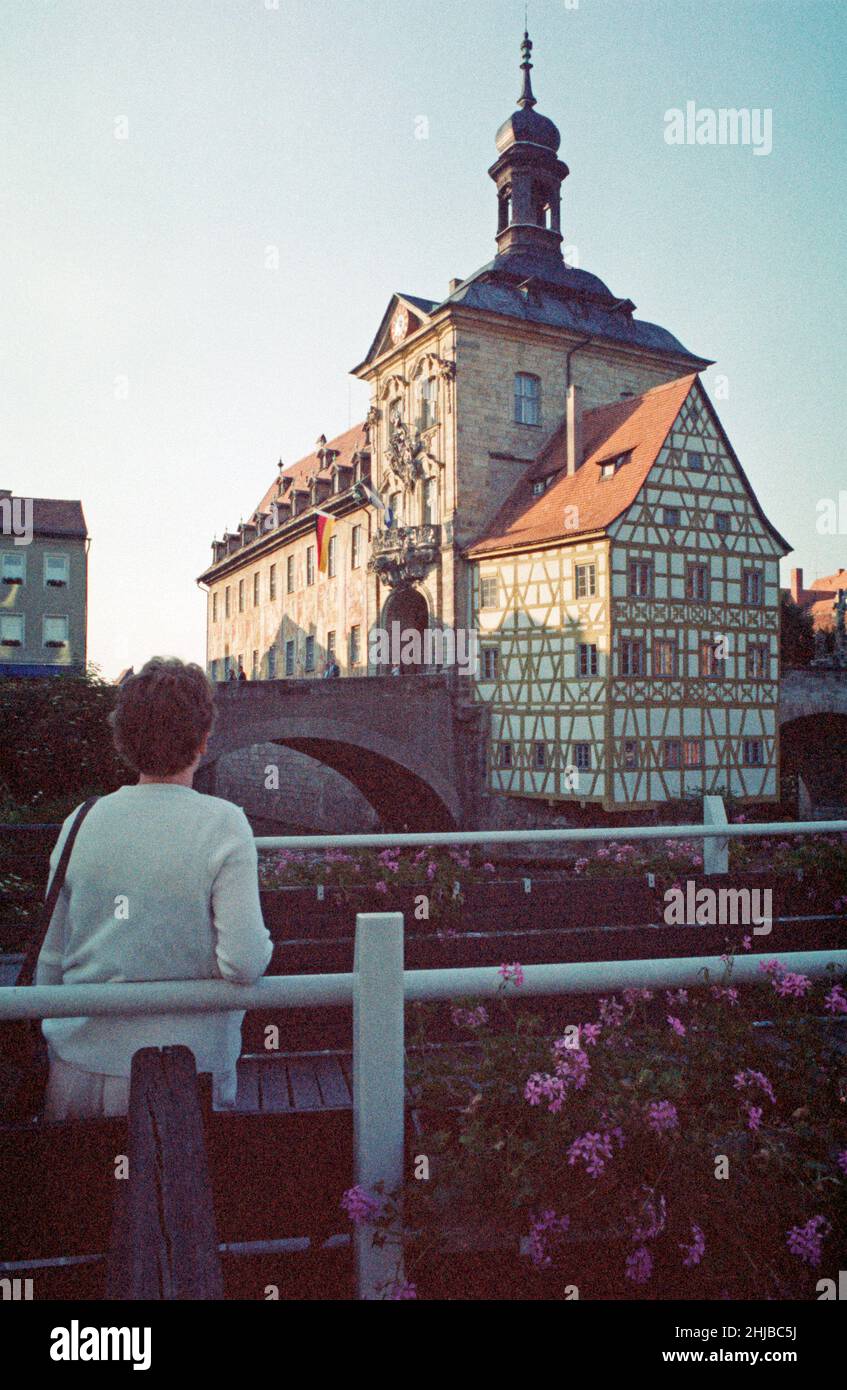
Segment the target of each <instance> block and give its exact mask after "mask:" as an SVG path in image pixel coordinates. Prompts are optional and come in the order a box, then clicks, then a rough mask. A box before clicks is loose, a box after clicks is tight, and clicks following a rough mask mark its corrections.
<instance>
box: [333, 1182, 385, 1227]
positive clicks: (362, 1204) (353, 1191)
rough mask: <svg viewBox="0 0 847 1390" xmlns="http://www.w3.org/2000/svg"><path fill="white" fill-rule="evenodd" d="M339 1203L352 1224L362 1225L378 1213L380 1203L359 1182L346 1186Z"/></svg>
mask: <svg viewBox="0 0 847 1390" xmlns="http://www.w3.org/2000/svg"><path fill="white" fill-rule="evenodd" d="M341 1205H342V1207H343V1208H344V1210H345V1211H346V1213H347V1215H348V1216H349V1218H350V1220H351V1221H352V1222H353V1225H354V1226H362V1225H364V1224H365V1222H367V1221H372V1220H373V1219H374V1217H375V1216H378V1215H379V1210H380V1206H381V1203H380V1202H379V1201H378V1200H377V1198H376V1197H372V1196H371V1195H370V1193H369V1192H366V1191H365V1189H364V1188H363V1187H362V1186H361V1185H360V1184H359V1183H356V1185H355V1187H348V1189H347V1191H346V1192H345V1193H344V1195H343V1197H342V1198H341Z"/></svg>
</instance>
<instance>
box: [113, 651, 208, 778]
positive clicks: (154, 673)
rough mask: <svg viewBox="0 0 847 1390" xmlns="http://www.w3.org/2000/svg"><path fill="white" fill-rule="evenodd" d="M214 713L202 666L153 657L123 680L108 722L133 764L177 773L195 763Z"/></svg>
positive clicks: (156, 772)
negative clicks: (132, 674) (135, 672)
mask: <svg viewBox="0 0 847 1390" xmlns="http://www.w3.org/2000/svg"><path fill="white" fill-rule="evenodd" d="M214 717H215V704H214V695H213V693H212V686H211V683H210V681H209V679H208V677H207V676H206V674H205V672H204V671H203V670H202V669H201V667H199V666H198V665H197V664H196V663H195V662H193V661H188V662H186V661H180V660H179V658H178V657H176V656H154V657H152V658H151V660H150V661H148V662H147V664H146V665H145V666H143V667H142V669H141V670H140V671H139V673H138V675H137V676H129V677H128V678H127V679H126V680H125V681H124V682H123V684H122V685H121V687H120V690H119V692H118V699H117V704H116V705H115V708H114V709H113V710H112V713H111V714H110V715H109V723H110V724H111V726H112V737H113V739H114V742H115V748H116V749H117V752H118V754H119V756H120V757H121V758H122V759H123V761H124V762H125V763H126V764H127V766H128V767H131V768H132V769H133V771H134V772H143V773H145V774H146V775H147V776H149V777H172V776H173V775H174V773H177V772H183V771H184V770H185V769H186V768H187V767H190V766H191V764H192V763H193V762H194V759H195V758H196V756H197V750H198V749H199V747H200V744H201V743H202V742H203V739H204V738H205V736H206V734H208V733H209V731H210V730H211V728H212V724H213V723H214Z"/></svg>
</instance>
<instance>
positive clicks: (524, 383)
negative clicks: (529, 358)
mask: <svg viewBox="0 0 847 1390" xmlns="http://www.w3.org/2000/svg"><path fill="white" fill-rule="evenodd" d="M515 423H516V424H518V425H540V424H541V381H540V379H539V378H538V377H537V376H533V375H532V374H531V373H530V372H517V373H516V374H515Z"/></svg>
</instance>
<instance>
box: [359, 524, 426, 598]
mask: <svg viewBox="0 0 847 1390" xmlns="http://www.w3.org/2000/svg"><path fill="white" fill-rule="evenodd" d="M440 549H441V528H440V527H439V526H392V527H390V528H389V529H388V530H387V531H377V533H376V535H375V536H374V539H373V544H372V547H371V558H370V560H369V561H368V569H369V570H370V571H371V573H372V574H377V575H378V576H379V578H380V579H381V580H382V582H383V584H387V585H388V587H389V589H402V588H405V587H407V586H409V585H412V584H419V583H420V581H421V580H422V579H423V578H424V576H425V575H426V573H427V571H428V570H430V569H432V566H433V565H434V564H435V563H436V561H437V560H438V557H439V553H440Z"/></svg>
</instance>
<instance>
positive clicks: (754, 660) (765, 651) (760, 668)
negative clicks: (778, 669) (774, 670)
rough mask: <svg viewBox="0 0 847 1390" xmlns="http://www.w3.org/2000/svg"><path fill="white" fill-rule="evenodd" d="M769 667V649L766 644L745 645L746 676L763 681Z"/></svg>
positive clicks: (751, 643) (752, 643)
mask: <svg viewBox="0 0 847 1390" xmlns="http://www.w3.org/2000/svg"><path fill="white" fill-rule="evenodd" d="M769 667H770V648H769V646H768V644H767V642H750V643H748V645H747V675H748V676H752V677H753V678H754V679H756V680H762V679H765V678H766V677H767V675H768V672H769Z"/></svg>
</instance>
